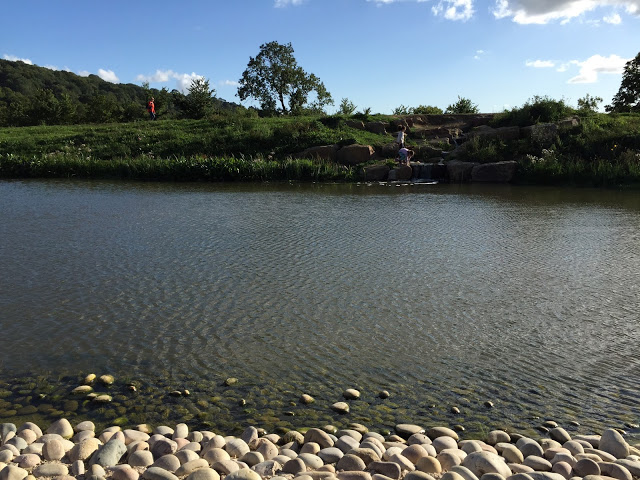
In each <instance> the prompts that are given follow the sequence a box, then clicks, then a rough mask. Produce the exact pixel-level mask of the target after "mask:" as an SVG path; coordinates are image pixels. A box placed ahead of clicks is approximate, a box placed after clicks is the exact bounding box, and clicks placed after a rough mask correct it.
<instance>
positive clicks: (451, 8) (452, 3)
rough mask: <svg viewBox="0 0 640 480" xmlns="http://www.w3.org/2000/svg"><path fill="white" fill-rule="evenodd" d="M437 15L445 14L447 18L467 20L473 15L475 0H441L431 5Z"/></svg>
mask: <svg viewBox="0 0 640 480" xmlns="http://www.w3.org/2000/svg"><path fill="white" fill-rule="evenodd" d="M431 11H432V12H433V14H434V15H435V16H443V17H444V18H446V19H447V20H462V21H463V22H464V21H467V20H469V19H470V18H471V17H473V13H474V10H473V0H440V1H439V2H438V4H437V5H434V6H433V7H431Z"/></svg>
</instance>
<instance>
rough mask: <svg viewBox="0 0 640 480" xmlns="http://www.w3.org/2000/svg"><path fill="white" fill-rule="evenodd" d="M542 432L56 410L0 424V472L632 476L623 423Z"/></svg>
mask: <svg viewBox="0 0 640 480" xmlns="http://www.w3.org/2000/svg"><path fill="white" fill-rule="evenodd" d="M547 423H548V426H549V431H548V434H547V435H548V436H545V437H544V438H530V437H526V436H523V435H519V434H517V433H507V432H505V431H502V430H494V431H491V432H488V433H487V435H486V438H484V440H471V439H469V440H465V439H461V438H459V436H458V433H457V432H455V431H454V430H452V429H450V428H448V427H443V426H440V427H433V428H429V429H425V428H423V427H422V426H420V425H412V424H399V425H396V426H395V433H394V434H391V435H387V436H386V437H384V436H382V435H381V434H379V433H376V432H372V431H369V430H368V429H367V428H366V427H365V426H363V425H361V424H351V425H349V428H346V429H342V430H338V429H337V428H335V427H333V426H331V425H326V426H324V427H322V428H310V429H302V430H300V431H295V430H291V431H289V432H287V433H285V434H283V435H278V434H274V433H267V432H265V431H263V430H261V429H257V428H255V427H248V428H246V429H245V430H244V432H243V433H242V435H240V436H239V437H236V436H223V435H220V434H217V433H214V432H211V431H190V430H189V427H188V426H187V425H186V424H184V423H181V424H178V425H175V426H174V427H173V428H171V427H169V426H156V427H155V428H152V427H151V426H149V425H146V424H142V425H137V426H135V427H134V428H126V429H122V428H121V427H119V426H112V427H108V428H106V429H104V430H102V431H96V429H95V425H94V424H93V422H91V421H82V422H80V423H78V424H76V425H75V426H74V425H72V424H71V423H70V422H69V421H68V420H67V419H65V418H61V419H59V420H57V421H55V422H53V423H52V424H51V425H49V426H48V427H47V428H46V430H44V431H43V430H42V429H41V428H40V427H39V426H38V425H36V424H35V423H33V422H27V423H24V424H23V425H20V426H18V427H17V426H16V425H15V424H13V423H3V424H1V425H0V441H1V446H0V480H25V479H26V480H36V479H38V480H40V479H57V480H71V479H86V480H107V479H113V480H138V479H139V478H140V477H142V478H143V479H145V480H177V479H187V480H220V479H225V480H261V479H276V480H292V479H295V480H336V479H337V480H399V479H404V480H440V479H442V480H568V479H575V480H578V479H580V478H584V479H585V480H613V479H615V480H633V479H635V478H640V445H630V444H629V443H628V442H627V441H626V440H625V437H624V435H623V433H624V432H621V431H619V430H616V429H606V430H604V431H603V432H602V434H601V435H595V434H593V435H574V436H573V437H572V436H570V435H569V433H568V432H567V431H566V430H565V429H564V428H562V427H560V426H557V425H556V424H555V423H554V422H547Z"/></svg>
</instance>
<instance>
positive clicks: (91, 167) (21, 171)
mask: <svg viewBox="0 0 640 480" xmlns="http://www.w3.org/2000/svg"><path fill="white" fill-rule="evenodd" d="M0 177H2V178H116V179H130V180H162V181H256V182H261V181H276V180H277V181H282V180H295V181H318V182H328V181H355V180H358V179H359V178H360V172H359V171H358V170H357V169H355V168H353V167H345V166H342V165H337V164H334V163H329V162H322V161H316V160H310V159H292V158H287V159H285V160H273V159H265V158H262V157H225V158H222V157H208V156H204V155H200V156H189V157H185V156H180V157H171V158H151V157H149V156H141V157H135V158H118V159H108V160H102V159H95V158H87V157H81V156H77V155H72V154H60V153H54V154H48V155H44V156H42V155H40V156H31V157H28V156H20V155H0Z"/></svg>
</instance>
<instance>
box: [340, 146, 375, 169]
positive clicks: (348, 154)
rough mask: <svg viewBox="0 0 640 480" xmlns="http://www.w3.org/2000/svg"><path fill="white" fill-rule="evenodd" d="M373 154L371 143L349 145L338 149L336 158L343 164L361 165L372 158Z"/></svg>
mask: <svg viewBox="0 0 640 480" xmlns="http://www.w3.org/2000/svg"><path fill="white" fill-rule="evenodd" d="M372 155H373V148H372V147H371V146H370V145H348V146H346V147H342V148H341V149H340V150H338V153H337V156H336V160H337V162H338V163H341V164H342V165H360V164H361V163H366V162H368V161H369V160H371V156H372Z"/></svg>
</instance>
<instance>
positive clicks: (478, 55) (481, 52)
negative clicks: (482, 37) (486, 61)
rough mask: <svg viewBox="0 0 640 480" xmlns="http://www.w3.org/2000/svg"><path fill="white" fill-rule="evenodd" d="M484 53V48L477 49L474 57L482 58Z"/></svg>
mask: <svg viewBox="0 0 640 480" xmlns="http://www.w3.org/2000/svg"><path fill="white" fill-rule="evenodd" d="M482 55H484V50H476V54H475V55H474V56H473V59H474V60H480V58H482Z"/></svg>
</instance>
